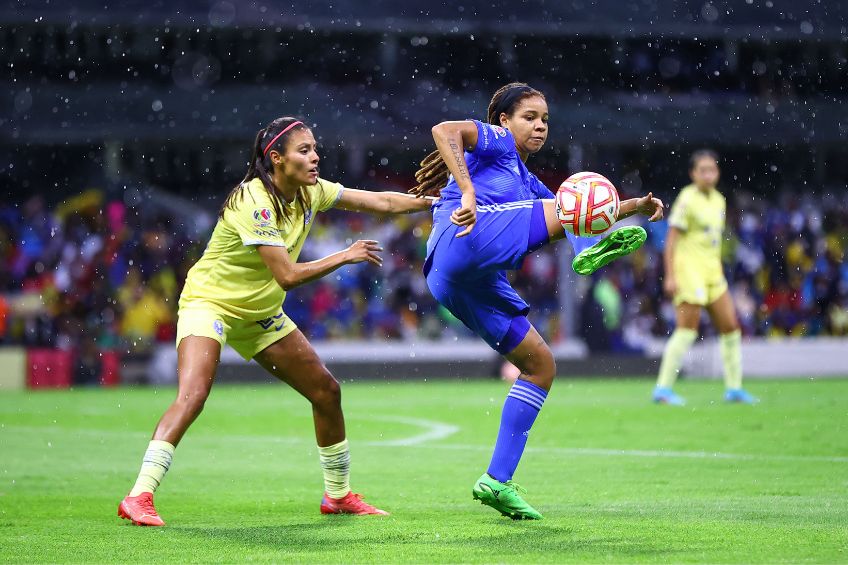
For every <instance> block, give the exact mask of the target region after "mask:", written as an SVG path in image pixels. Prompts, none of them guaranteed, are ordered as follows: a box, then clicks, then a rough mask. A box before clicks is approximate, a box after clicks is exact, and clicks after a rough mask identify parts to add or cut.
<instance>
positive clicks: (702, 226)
mask: <svg viewBox="0 0 848 565" xmlns="http://www.w3.org/2000/svg"><path fill="white" fill-rule="evenodd" d="M725 209H726V203H725V200H724V196H722V194H721V193H720V192H719V191H718V190H716V189H715V188H711V189H710V190H708V191H707V192H703V191H701V190H699V189H698V187H697V186H695V185H694V184H690V185H689V186H686V187H684V188H683V189H681V191H680V194H679V195H678V196H677V199H676V200H675V201H674V204H673V205H672V207H671V214H670V215H669V218H668V223H669V225H670V226H671V227H675V228H677V229H679V230H680V231H681V232H682V233H681V235H680V238H679V239H678V241H677V245H676V247H675V249H674V269H675V271H683V270H689V271H692V270H694V271H698V272H700V273H702V276H704V277H710V278H718V277H722V278H723V277H724V273H723V271H722V267H721V242H722V238H723V233H724V217H725Z"/></svg>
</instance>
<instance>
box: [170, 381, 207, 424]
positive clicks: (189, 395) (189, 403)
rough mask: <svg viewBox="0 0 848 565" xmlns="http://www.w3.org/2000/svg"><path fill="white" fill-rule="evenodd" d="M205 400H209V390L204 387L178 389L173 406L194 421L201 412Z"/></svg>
mask: <svg viewBox="0 0 848 565" xmlns="http://www.w3.org/2000/svg"><path fill="white" fill-rule="evenodd" d="M207 398H209V389H208V388H206V387H192V388H186V389H180V391H179V392H178V393H177V399H176V401H174V405H175V406H177V408H179V409H180V410H181V411H182V412H183V413H185V414H186V415H187V416H189V417H190V418H192V419H194V418H196V417H197V416H198V415H199V414H200V413H201V412H202V411H203V407H204V406H205V405H206V399H207Z"/></svg>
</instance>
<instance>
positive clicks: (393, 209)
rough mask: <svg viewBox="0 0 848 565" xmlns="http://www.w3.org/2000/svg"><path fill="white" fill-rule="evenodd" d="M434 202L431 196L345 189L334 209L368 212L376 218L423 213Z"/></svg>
mask: <svg viewBox="0 0 848 565" xmlns="http://www.w3.org/2000/svg"><path fill="white" fill-rule="evenodd" d="M435 201H436V199H435V198H433V197H432V196H427V197H424V198H417V197H415V196H413V195H411V194H402V193H400V192H372V191H370V190H358V189H356V188H345V189H344V192H342V195H341V198H339V201H338V202H337V203H336V208H341V209H342V210H349V211H351V212H368V213H370V214H376V215H378V216H388V215H391V214H412V213H414V212H424V211H426V210H429V209H430V206H432V205H433V203H434V202H435Z"/></svg>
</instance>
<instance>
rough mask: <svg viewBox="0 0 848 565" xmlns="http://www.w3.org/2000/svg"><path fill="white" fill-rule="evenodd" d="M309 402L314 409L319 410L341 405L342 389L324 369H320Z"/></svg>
mask: <svg viewBox="0 0 848 565" xmlns="http://www.w3.org/2000/svg"><path fill="white" fill-rule="evenodd" d="M309 401H310V402H311V403H312V405H313V406H314V407H316V408H321V409H335V408H337V407H339V406H341V404H342V387H341V386H340V385H339V381H337V380H336V378H335V377H334V376H333V375H332V374H331V373H330V371H328V370H327V369H326V368H324V367H322V370H321V373H320V378H319V379H318V383H317V384H316V386H315V389H314V390H313V392H312V394H310V395H309Z"/></svg>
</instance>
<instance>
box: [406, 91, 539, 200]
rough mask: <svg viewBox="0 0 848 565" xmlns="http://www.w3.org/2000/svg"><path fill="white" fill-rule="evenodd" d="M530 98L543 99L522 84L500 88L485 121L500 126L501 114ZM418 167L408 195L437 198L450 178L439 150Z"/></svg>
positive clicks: (494, 96)
mask: <svg viewBox="0 0 848 565" xmlns="http://www.w3.org/2000/svg"><path fill="white" fill-rule="evenodd" d="M532 96H541V97H542V98H544V97H545V95H544V94H542V93H541V92H540V91H538V90H536V89H535V88H533V87H531V86H529V85H528V84H526V83H523V82H511V83H509V84H507V85H504V86H502V87H500V88H499V89H498V90H497V91H496V92H495V94H494V95H493V96H492V100H491V101H490V102H489V108H488V111H487V112H486V121H487V122H488V123H490V124H493V125H500V123H501V114H506V115H507V116H511V115H512V114H513V113H514V112H515V110H516V108H518V104H519V103H520V102H521V101H522V100H524V99H525V98H530V97H532ZM420 167H421V168H420V169H418V171H416V173H415V182H417V183H418V184H417V185H416V186H415V187H414V188H412V189H411V190H410V191H409V192H410V194H414V195H415V196H417V197H419V198H422V197H424V196H439V193H440V192H441V190H442V188H444V187H445V185H446V184H447V183H448V177H449V176H450V171H449V170H448V166H447V164H446V163H445V161H444V159H442V156H441V154H440V153H439V150H438V149H437V150H435V151H433V152H432V153H430V154H429V155H427V156H426V157H424V159H423V160H422V161H421V163H420Z"/></svg>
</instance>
